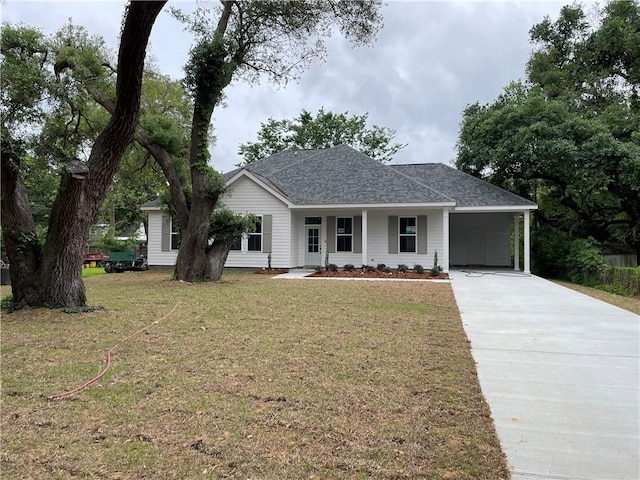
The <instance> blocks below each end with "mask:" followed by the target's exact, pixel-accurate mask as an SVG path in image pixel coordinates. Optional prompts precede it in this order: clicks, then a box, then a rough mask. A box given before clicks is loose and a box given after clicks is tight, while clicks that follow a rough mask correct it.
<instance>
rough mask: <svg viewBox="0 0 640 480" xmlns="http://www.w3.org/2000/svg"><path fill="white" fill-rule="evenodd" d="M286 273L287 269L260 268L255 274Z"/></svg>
mask: <svg viewBox="0 0 640 480" xmlns="http://www.w3.org/2000/svg"><path fill="white" fill-rule="evenodd" d="M287 272H289V269H287V268H261V269H260V270H256V272H255V273H257V274H258V275H280V274H281V273H287Z"/></svg>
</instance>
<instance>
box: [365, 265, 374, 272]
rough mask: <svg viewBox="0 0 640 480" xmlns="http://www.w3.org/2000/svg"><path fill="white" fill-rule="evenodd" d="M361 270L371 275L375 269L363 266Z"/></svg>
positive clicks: (371, 266)
mask: <svg viewBox="0 0 640 480" xmlns="http://www.w3.org/2000/svg"><path fill="white" fill-rule="evenodd" d="M362 270H364V271H365V272H369V273H372V272H375V271H376V267H374V266H373V265H363V266H362Z"/></svg>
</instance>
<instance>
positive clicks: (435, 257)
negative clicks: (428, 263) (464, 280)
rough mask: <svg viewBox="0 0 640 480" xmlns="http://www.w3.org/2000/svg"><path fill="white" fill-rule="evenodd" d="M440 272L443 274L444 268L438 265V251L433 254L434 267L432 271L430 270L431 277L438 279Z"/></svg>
mask: <svg viewBox="0 0 640 480" xmlns="http://www.w3.org/2000/svg"><path fill="white" fill-rule="evenodd" d="M440 272H442V268H441V267H440V265H438V251H437V250H436V252H434V254H433V266H432V267H431V270H429V273H431V276H433V277H437V276H438V275H440Z"/></svg>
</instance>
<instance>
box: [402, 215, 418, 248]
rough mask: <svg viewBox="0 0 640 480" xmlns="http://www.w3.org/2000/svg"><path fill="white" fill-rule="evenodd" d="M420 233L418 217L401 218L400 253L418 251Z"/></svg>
mask: <svg viewBox="0 0 640 480" xmlns="http://www.w3.org/2000/svg"><path fill="white" fill-rule="evenodd" d="M417 233H418V228H417V221H416V217H400V251H401V252H413V253H415V251H416V237H417Z"/></svg>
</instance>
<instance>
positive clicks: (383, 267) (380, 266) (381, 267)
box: [376, 263, 386, 271]
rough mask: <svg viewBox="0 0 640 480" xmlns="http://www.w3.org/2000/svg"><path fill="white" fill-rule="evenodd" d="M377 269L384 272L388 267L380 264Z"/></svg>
mask: <svg viewBox="0 0 640 480" xmlns="http://www.w3.org/2000/svg"><path fill="white" fill-rule="evenodd" d="M376 268H377V269H378V270H380V271H382V270H384V269H385V268H386V265H385V264H384V263H379V264H378V265H376Z"/></svg>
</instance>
